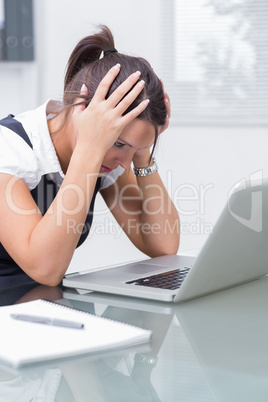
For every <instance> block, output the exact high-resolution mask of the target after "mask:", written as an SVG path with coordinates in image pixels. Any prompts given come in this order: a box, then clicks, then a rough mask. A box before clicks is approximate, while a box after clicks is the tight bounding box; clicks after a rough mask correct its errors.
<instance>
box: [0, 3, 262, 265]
mask: <svg viewBox="0 0 268 402" xmlns="http://www.w3.org/2000/svg"><path fill="white" fill-rule="evenodd" d="M23 1H25V0H17V3H20V2H21V3H23ZM13 2H15V3H16V0H6V1H4V0H0V32H2V33H3V32H4V28H3V27H4V24H5V22H6V21H5V16H6V13H5V11H4V7H5V5H7V3H8V4H9V5H10V4H11V3H13ZM26 3H27V0H26ZM27 4H29V3H27ZM32 7H33V33H32V35H33V47H32V50H33V52H32V57H31V55H30V56H29V55H28V56H25V58H24V60H7V59H6V55H5V54H4V53H5V46H4V44H5V40H6V38H5V37H4V36H3V40H2V42H1V37H0V59H1V57H2V60H0V90H1V92H0V93H1V96H0V111H1V116H2V117H4V116H5V115H6V114H9V113H13V114H16V113H19V112H22V111H25V110H28V109H32V108H35V107H37V106H39V105H40V104H42V103H43V102H45V101H46V100H47V99H48V98H56V99H61V96H62V89H63V79H64V73H65V68H66V63H67V60H68V57H69V55H70V53H71V51H72V49H73V48H74V46H75V45H76V43H77V42H78V41H79V40H80V39H81V38H82V37H83V36H86V35H88V34H91V33H93V32H94V31H96V26H97V25H98V24H106V25H107V26H108V27H109V28H110V29H111V30H112V32H113V34H114V38H115V45H116V48H117V49H118V50H119V51H120V52H123V53H127V54H130V55H134V56H142V57H145V58H146V59H147V60H148V61H149V62H150V63H151V65H152V67H153V69H154V70H155V72H156V73H157V74H158V75H159V77H160V78H162V79H163V81H164V83H165V87H166V90H167V91H168V93H169V95H170V98H171V105H172V118H171V124H170V127H169V128H168V130H167V131H166V132H165V133H164V134H163V135H161V138H160V141H159V144H158V147H157V152H156V158H157V162H158V165H159V168H160V175H161V177H162V179H163V181H164V183H165V184H166V187H167V190H168V192H169V194H170V195H171V198H172V200H173V201H174V203H175V206H176V208H177V209H178V211H179V213H180V216H181V246H180V250H179V252H187V251H188V250H196V249H199V248H200V247H202V245H203V244H204V242H205V240H206V238H207V236H208V235H209V234H210V233H211V232H212V230H213V225H214V224H215V222H216V220H217V218H218V216H219V214H220V212H221V210H222V208H223V207H224V205H225V204H226V202H227V199H228V194H229V192H230V191H231V190H232V188H233V187H234V186H235V185H236V183H238V182H240V181H241V180H244V179H250V178H252V177H258V178H264V177H267V175H268V158H267V152H268V138H267V136H268V130H267V126H268V91H267V90H268V68H267V67H268V24H267V17H268V2H267V0H225V1H221V0H191V1H187V0H135V2H134V1H132V0H113V1H110V0H98V1H92V0H64V1H63V0H45V1H40V0H32ZM28 28H29V26H28ZM1 43H2V45H1ZM27 46H28V48H31V43H30V42H28V43H27ZM1 52H2V53H1ZM27 57H28V60H27ZM143 257H144V255H143V254H142V253H140V252H139V251H138V250H136V249H135V248H134V246H132V244H131V243H130V242H129V240H128V239H127V237H126V236H125V235H124V234H123V232H122V231H121V230H120V228H119V227H118V226H117V224H116V223H115V221H114V220H113V218H112V216H111V214H110V213H109V212H108V211H107V209H106V207H105V205H104V203H103V202H102V199H101V197H98V198H97V203H96V215H95V218H94V223H93V226H92V230H91V234H90V236H89V237H88V239H87V241H86V242H85V243H84V244H83V245H82V246H81V247H80V248H79V249H78V250H77V252H76V254H75V256H74V258H73V261H72V263H71V265H70V268H69V272H73V271H77V270H84V269H89V268H95V267H99V266H104V265H110V264H116V263H119V262H124V261H128V260H135V259H140V258H143Z"/></svg>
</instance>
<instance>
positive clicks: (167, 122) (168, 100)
mask: <svg viewBox="0 0 268 402" xmlns="http://www.w3.org/2000/svg"><path fill="white" fill-rule="evenodd" d="M160 81H161V83H162V87H163V93H164V102H165V105H166V109H167V116H166V122H165V124H164V125H163V126H161V127H159V131H158V135H160V134H162V133H163V131H165V130H166V129H167V128H168V126H169V120H170V116H171V106H170V99H169V96H168V94H167V92H166V91H165V88H164V84H163V81H162V80H160Z"/></svg>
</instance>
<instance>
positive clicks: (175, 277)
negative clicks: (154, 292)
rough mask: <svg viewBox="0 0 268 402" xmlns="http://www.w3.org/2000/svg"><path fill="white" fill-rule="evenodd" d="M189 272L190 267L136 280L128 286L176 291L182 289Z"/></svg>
mask: <svg viewBox="0 0 268 402" xmlns="http://www.w3.org/2000/svg"><path fill="white" fill-rule="evenodd" d="M189 270H190V267H183V268H180V269H174V270H172V271H168V272H162V273H161V274H156V275H151V276H147V277H146V278H139V279H134V280H132V281H129V282H126V284H134V285H139V286H149V287H152V288H161V289H170V290H175V289H178V288H180V287H181V285H182V282H183V281H184V279H185V277H186V275H187V274H188V272H189Z"/></svg>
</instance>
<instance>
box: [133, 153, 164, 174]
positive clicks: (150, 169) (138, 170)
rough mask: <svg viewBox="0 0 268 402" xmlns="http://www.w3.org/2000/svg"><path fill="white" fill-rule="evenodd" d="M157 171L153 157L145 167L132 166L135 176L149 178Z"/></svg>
mask: <svg viewBox="0 0 268 402" xmlns="http://www.w3.org/2000/svg"><path fill="white" fill-rule="evenodd" d="M157 171H158V166H157V163H156V160H155V158H154V157H152V159H151V163H150V164H149V165H147V166H141V167H136V166H134V168H133V172H134V174H135V176H142V177H143V176H149V175H150V174H153V173H155V172H157Z"/></svg>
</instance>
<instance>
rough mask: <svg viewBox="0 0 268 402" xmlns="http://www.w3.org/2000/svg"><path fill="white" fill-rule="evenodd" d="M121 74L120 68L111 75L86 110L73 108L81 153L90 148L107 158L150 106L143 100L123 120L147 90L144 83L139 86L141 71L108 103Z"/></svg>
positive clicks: (77, 107)
mask: <svg viewBox="0 0 268 402" xmlns="http://www.w3.org/2000/svg"><path fill="white" fill-rule="evenodd" d="M119 71H120V65H119V64H117V65H116V66H114V67H113V68H111V69H110V70H109V71H108V73H107V74H106V75H105V77H104V78H103V79H102V81H101V82H100V84H99V86H98V88H97V90H96V92H95V94H94V96H93V98H92V100H91V102H90V103H89V105H88V106H87V107H86V106H85V105H83V104H82V105H77V106H74V108H73V113H72V119H73V125H74V129H75V132H76V136H77V144H78V145H79V144H80V145H82V149H87V148H88V147H90V148H91V149H92V148H93V149H96V151H97V152H102V153H103V155H104V154H105V153H106V151H107V150H108V149H109V148H111V146H112V145H113V144H114V143H115V141H116V140H117V139H118V137H119V135H120V134H121V132H122V130H123V129H124V128H125V127H126V126H127V125H128V124H129V123H130V122H131V121H132V120H134V119H135V118H136V117H137V116H138V115H139V114H140V113H142V112H143V110H144V109H145V108H146V107H147V105H148V100H144V101H142V102H141V103H140V104H139V105H138V106H137V107H136V108H135V109H133V110H131V111H130V112H129V113H127V114H126V115H124V116H122V115H123V113H124V112H125V111H126V110H127V108H128V107H129V106H130V105H131V104H132V102H133V101H134V100H135V99H136V97H137V96H138V95H139V93H140V92H141V91H142V89H143V87H144V81H139V82H138V83H137V81H138V79H139V77H140V72H138V71H137V72H136V73H133V74H131V75H130V76H129V77H128V78H127V79H126V80H125V81H124V82H123V83H122V84H121V85H120V86H119V87H118V88H117V89H116V90H115V91H114V92H113V93H112V94H111V95H110V96H109V98H108V99H106V95H107V93H108V91H109V88H110V86H111V84H112V83H113V81H114V79H115V78H116V76H117V75H118V73H119ZM135 83H136V85H135ZM133 86H134V87H133ZM132 87H133V89H132V90H131V88H132ZM128 92H129V93H128ZM87 94H88V89H87V88H86V86H85V85H83V86H82V88H81V95H87ZM126 94H127V95H126Z"/></svg>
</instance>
